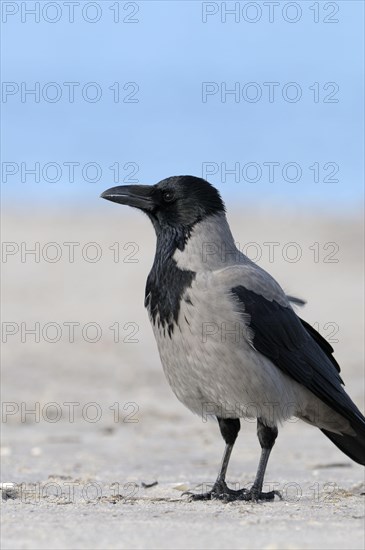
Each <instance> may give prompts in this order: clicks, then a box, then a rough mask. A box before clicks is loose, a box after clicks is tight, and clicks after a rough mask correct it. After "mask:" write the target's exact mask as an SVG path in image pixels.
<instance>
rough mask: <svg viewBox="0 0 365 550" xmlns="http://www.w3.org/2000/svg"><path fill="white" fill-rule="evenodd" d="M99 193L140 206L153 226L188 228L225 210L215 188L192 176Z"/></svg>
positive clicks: (115, 188)
mask: <svg viewBox="0 0 365 550" xmlns="http://www.w3.org/2000/svg"><path fill="white" fill-rule="evenodd" d="M101 197H102V198H104V199H107V200H110V201H113V202H118V203H120V204H127V205H128V206H134V207H135V208H139V209H140V210H142V211H143V212H145V213H146V214H147V215H148V216H149V218H150V219H151V221H152V223H153V224H154V226H155V228H156V230H158V229H162V228H163V227H166V226H169V227H185V228H191V227H193V226H194V225H195V224H196V223H197V222H199V221H201V220H203V219H204V218H206V217H207V216H210V215H212V214H218V213H219V212H224V211H225V208H224V203H223V201H222V199H221V197H220V194H219V192H218V191H217V189H216V188H215V187H213V185H211V184H210V183H208V182H207V181H205V180H203V179H201V178H196V177H194V176H173V177H171V178H166V179H164V180H162V181H160V182H159V183H156V185H125V186H121V187H112V188H111V189H108V190H107V191H104V193H102V195H101Z"/></svg>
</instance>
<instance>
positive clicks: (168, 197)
mask: <svg viewBox="0 0 365 550" xmlns="http://www.w3.org/2000/svg"><path fill="white" fill-rule="evenodd" d="M162 198H163V200H164V201H165V202H171V201H173V200H174V194H173V193H172V192H171V191H165V192H164V193H163V194H162Z"/></svg>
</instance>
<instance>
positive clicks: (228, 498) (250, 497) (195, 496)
mask: <svg viewBox="0 0 365 550" xmlns="http://www.w3.org/2000/svg"><path fill="white" fill-rule="evenodd" d="M184 495H187V496H188V497H189V501H190V502H191V501H196V500H223V501H224V502H234V501H237V500H243V501H246V502H258V501H259V500H265V501H270V500H274V499H275V496H277V497H279V499H280V500H282V499H283V497H282V496H281V493H280V492H279V491H269V492H267V493H263V492H258V491H257V490H256V489H255V488H254V487H252V488H251V489H240V490H238V491H234V490H233V489H230V488H229V487H227V484H226V483H225V482H224V481H216V483H215V484H214V485H213V488H212V490H211V491H208V492H206V493H191V492H190V491H186V492H184V493H182V496H184Z"/></svg>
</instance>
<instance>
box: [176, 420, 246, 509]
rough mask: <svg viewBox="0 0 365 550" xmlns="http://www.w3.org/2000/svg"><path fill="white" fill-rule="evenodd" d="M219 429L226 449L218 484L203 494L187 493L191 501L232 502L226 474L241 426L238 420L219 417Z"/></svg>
mask: <svg viewBox="0 0 365 550" xmlns="http://www.w3.org/2000/svg"><path fill="white" fill-rule="evenodd" d="M217 420H218V424H219V428H220V431H221V434H222V437H223V439H224V441H225V442H226V448H225V449H224V454H223V459H222V464H221V468H220V470H219V474H218V477H217V480H216V482H215V483H214V485H213V488H212V490H211V491H208V492H207V493H201V494H193V493H190V492H188V493H186V494H188V495H189V498H190V500H211V499H215V498H220V499H223V500H230V499H229V494H230V493H231V492H232V491H231V489H229V488H228V487H227V484H226V473H227V468H228V463H229V459H230V456H231V453H232V449H233V445H234V443H235V441H236V439H237V435H238V432H239V431H240V428H241V424H240V421H239V419H238V418H219V417H217Z"/></svg>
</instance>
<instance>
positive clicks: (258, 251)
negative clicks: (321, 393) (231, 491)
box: [1, 201, 365, 550]
mask: <svg viewBox="0 0 365 550" xmlns="http://www.w3.org/2000/svg"><path fill="white" fill-rule="evenodd" d="M228 212H229V216H228V218H229V222H230V224H231V228H232V232H233V234H234V235H235V237H236V239H237V240H238V241H239V246H240V248H241V249H242V250H243V251H244V252H246V253H247V254H248V255H249V256H250V257H252V258H253V259H255V258H256V259H257V261H258V263H259V264H260V265H261V266H262V267H264V268H265V269H267V270H268V271H269V272H270V273H271V274H272V275H273V276H274V277H275V278H276V279H277V280H278V281H279V282H280V284H281V286H282V287H283V288H284V289H285V291H286V292H287V293H288V294H292V295H294V296H298V297H300V298H303V299H305V300H307V305H306V306H305V307H304V308H302V309H301V310H300V315H301V316H302V317H303V318H304V319H306V320H307V321H308V322H310V323H311V324H312V325H313V326H315V328H316V329H317V330H319V332H320V333H321V334H322V335H323V336H325V337H326V338H327V339H329V341H330V342H331V343H332V345H333V347H334V348H335V356H336V358H337V360H338V361H339V363H340V365H341V366H342V375H343V378H344V380H345V382H346V388H347V390H348V392H349V394H350V395H351V397H352V399H353V400H354V401H355V403H356V404H357V405H358V406H359V408H360V409H361V410H362V411H364V382H363V380H364V371H363V366H364V354H363V335H364V324H363V245H364V243H363V237H362V225H361V221H360V218H358V219H357V218H356V217H355V218H353V219H347V218H346V217H342V218H341V217H338V216H337V217H336V215H335V214H334V215H331V214H329V213H327V214H326V215H323V214H320V213H318V212H313V213H304V212H301V211H300V210H298V211H294V210H293V211H287V212H285V215H284V213H279V212H278V211H276V212H275V211H274V210H268V209H265V208H263V209H259V210H255V208H253V207H252V208H247V209H246V212H249V214H248V215H246V216H245V218H243V217H242V215H241V214H240V213H239V212H238V211H237V210H236V211H235V208H234V205H229V204H228ZM2 229H3V241H4V243H3V257H2V272H3V278H2V279H3V285H2V342H3V344H2V447H1V455H2V464H3V467H2V477H1V482H2V483H3V484H9V485H3V491H2V493H3V500H2V512H1V515H2V547H3V548H4V549H14V550H15V549H18V550H19V549H27V550H36V549H43V548H44V549H46V548H50V549H66V548H75V549H97V548H105V549H117V548H118V549H119V548H120V549H122V548H126V549H155V548H159V549H160V548H161V549H163V548H174V549H180V548H189V549H190V548H191V549H200V548H211V549H220V548H227V549H228V548H234V549H236V548H237V549H261V548H262V549H267V550H275V549H314V548H316V549H331V550H337V549H338V550H339V549H342V548H348V549H349V550H358V549H361V548H363V546H364V492H365V488H364V473H363V468H362V467H361V466H359V465H357V464H355V463H353V462H352V461H351V460H350V459H349V458H347V457H346V456H345V455H344V454H342V453H341V452H340V451H339V450H338V449H337V448H336V447H335V446H334V445H333V444H332V443H331V442H330V441H329V440H327V439H326V438H325V437H324V436H323V435H322V434H321V432H320V431H319V430H317V429H315V428H312V427H310V426H308V425H305V424H304V423H302V422H299V421H293V420H291V421H287V422H285V423H284V425H283V426H282V428H281V430H280V431H279V437H278V440H277V443H276V445H275V448H274V450H273V453H272V456H271V459H270V462H269V466H268V471H267V476H266V488H267V489H269V488H276V489H278V490H280V491H281V492H282V495H283V500H281V501H280V500H278V499H276V500H275V501H274V502H268V503H259V504H253V503H244V502H243V503H237V502H236V503H223V502H217V501H211V502H194V503H192V502H189V501H188V499H187V497H186V496H183V495H182V493H183V492H184V491H186V490H196V491H200V490H202V486H201V484H203V485H209V484H211V483H212V482H213V481H214V479H215V477H216V474H217V470H218V466H219V463H220V460H221V455H222V452H223V440H222V439H221V436H220V434H219V430H218V427H217V425H216V423H215V422H213V421H208V422H205V421H204V419H202V418H199V417H197V416H194V415H193V414H191V413H190V412H189V411H188V410H187V409H185V408H184V407H183V405H182V404H181V403H179V402H178V401H177V399H176V398H175V396H174V395H173V394H172V392H171V390H170V388H169V387H168V384H167V382H166V380H165V378H164V374H163V371H162V368H161V365H160V361H159V357H158V352H157V348H156V345H155V341H154V338H153V334H152V329H151V327H150V325H149V321H148V318H147V313H146V311H145V309H144V306H143V301H144V286H145V280H146V277H147V274H148V271H149V268H150V266H151V263H152V260H153V255H154V244H155V237H154V233H153V230H152V228H151V227H150V223H149V221H148V220H147V218H145V217H143V216H142V215H141V214H139V213H137V212H132V211H127V209H122V208H119V207H118V206H116V205H110V204H105V203H102V201H100V204H99V203H97V204H96V205H95V206H94V207H92V208H90V210H86V209H85V210H81V211H76V210H69V209H67V208H66V207H65V208H61V207H60V208H59V210H56V209H55V210H50V209H49V208H45V209H41V208H35V207H33V206H32V207H31V208H29V209H26V208H25V207H24V209H23V210H17V209H15V208H14V209H11V208H8V211H7V213H4V216H3V220H2ZM298 311H299V310H298ZM258 458H259V444H258V441H257V438H256V426H255V423H253V422H249V421H246V422H242V429H241V432H240V436H239V439H238V441H237V444H236V446H235V449H234V452H233V455H232V460H231V463H230V467H229V472H228V481H229V483H232V484H236V487H239V486H241V487H242V486H246V485H249V484H250V483H252V481H253V478H254V475H255V471H256V466H257V463H258ZM155 482H157V484H154V483H155ZM153 484H154V485H153ZM148 485H153V486H150V487H149V486H148ZM232 486H233V485H232Z"/></svg>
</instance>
